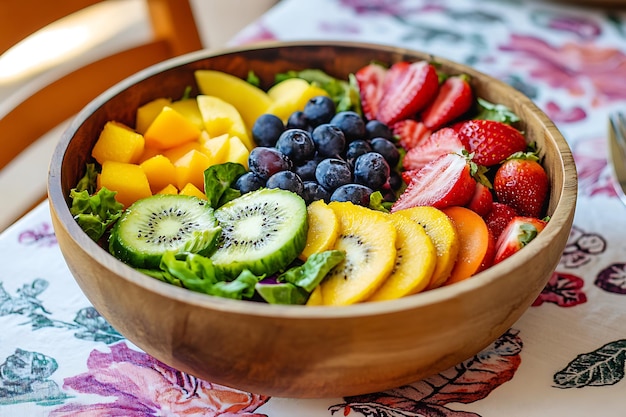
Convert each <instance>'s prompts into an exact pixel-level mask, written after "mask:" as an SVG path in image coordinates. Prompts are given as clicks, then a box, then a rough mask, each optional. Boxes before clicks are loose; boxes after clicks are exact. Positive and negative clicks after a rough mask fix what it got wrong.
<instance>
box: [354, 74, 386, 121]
mask: <svg viewBox="0 0 626 417" xmlns="http://www.w3.org/2000/svg"><path fill="white" fill-rule="evenodd" d="M386 74H387V68H385V67H383V66H381V65H378V64H369V65H366V66H364V67H363V68H361V69H360V70H358V71H357V72H356V73H355V74H354V77H355V78H356V82H357V86H358V88H359V94H360V96H361V108H362V110H363V115H364V116H365V117H366V118H367V120H375V119H376V118H377V116H378V105H379V103H380V99H381V97H382V93H383V88H382V87H383V80H384V79H385V75H386Z"/></svg>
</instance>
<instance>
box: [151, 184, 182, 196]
mask: <svg viewBox="0 0 626 417" xmlns="http://www.w3.org/2000/svg"><path fill="white" fill-rule="evenodd" d="M155 194H178V188H176V186H175V185H174V184H167V185H166V186H165V187H163V188H161V189H160V190H159V191H157V192H156V193H155Z"/></svg>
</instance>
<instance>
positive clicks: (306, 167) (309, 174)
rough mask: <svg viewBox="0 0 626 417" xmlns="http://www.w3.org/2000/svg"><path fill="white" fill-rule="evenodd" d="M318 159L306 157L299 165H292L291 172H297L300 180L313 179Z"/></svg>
mask: <svg viewBox="0 0 626 417" xmlns="http://www.w3.org/2000/svg"><path fill="white" fill-rule="evenodd" d="M317 163H318V159H317V158H313V159H308V160H306V161H304V162H302V163H301V164H300V165H296V166H294V167H293V169H292V170H293V172H295V173H296V174H298V176H299V177H300V178H301V179H302V181H315V168H317Z"/></svg>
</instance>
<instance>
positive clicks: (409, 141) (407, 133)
mask: <svg viewBox="0 0 626 417" xmlns="http://www.w3.org/2000/svg"><path fill="white" fill-rule="evenodd" d="M392 131H393V134H394V136H397V137H398V144H399V145H400V146H402V147H403V148H404V149H406V150H407V151H408V150H409V149H411V148H412V147H414V146H415V145H417V144H418V143H420V142H421V141H422V140H424V139H425V138H427V137H428V136H430V133H431V131H430V130H428V129H426V126H424V123H422V122H418V121H416V120H413V119H404V120H400V121H399V122H398V123H396V124H394V125H393V127H392Z"/></svg>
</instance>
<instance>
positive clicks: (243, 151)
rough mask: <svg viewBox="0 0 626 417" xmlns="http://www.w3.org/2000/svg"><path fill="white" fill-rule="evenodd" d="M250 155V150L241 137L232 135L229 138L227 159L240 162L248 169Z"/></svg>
mask: <svg viewBox="0 0 626 417" xmlns="http://www.w3.org/2000/svg"><path fill="white" fill-rule="evenodd" d="M249 156H250V151H249V150H248V148H247V147H246V145H244V144H243V142H242V141H241V140H240V139H239V137H237V136H231V137H230V138H228V154H227V155H226V161H228V162H236V163H239V164H241V165H243V166H244V167H245V168H246V169H248V157H249Z"/></svg>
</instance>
